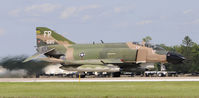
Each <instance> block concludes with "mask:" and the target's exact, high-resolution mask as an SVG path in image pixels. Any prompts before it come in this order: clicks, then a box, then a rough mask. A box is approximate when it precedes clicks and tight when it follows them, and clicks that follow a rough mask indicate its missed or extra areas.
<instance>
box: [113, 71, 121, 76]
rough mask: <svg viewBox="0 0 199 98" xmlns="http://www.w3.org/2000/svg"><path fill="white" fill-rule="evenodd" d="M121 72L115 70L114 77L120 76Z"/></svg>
mask: <svg viewBox="0 0 199 98" xmlns="http://www.w3.org/2000/svg"><path fill="white" fill-rule="evenodd" d="M120 75H121V72H113V73H112V77H120Z"/></svg>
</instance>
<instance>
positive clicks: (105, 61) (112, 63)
mask: <svg viewBox="0 0 199 98" xmlns="http://www.w3.org/2000/svg"><path fill="white" fill-rule="evenodd" d="M36 34H37V51H38V53H36V54H35V55H33V56H32V57H30V58H28V59H26V60H25V61H24V62H27V61H29V60H31V59H33V58H35V57H37V56H39V55H40V54H44V55H45V56H46V58H40V59H41V60H45V61H48V62H53V63H60V64H62V65H63V66H62V67H61V68H62V69H64V70H68V71H80V72H81V71H97V72H104V71H106V72H118V71H120V70H121V69H122V70H130V71H134V70H138V69H141V68H142V66H141V65H142V64H145V63H147V64H153V63H155V62H161V63H167V58H166V53H167V52H166V51H164V50H161V49H160V50H154V48H153V47H149V46H146V45H145V43H143V44H142V45H140V44H136V43H132V42H127V43H100V44H75V43H74V42H72V41H70V40H69V39H66V38H64V37H63V36H61V35H59V34H58V33H56V32H55V31H53V30H50V29H48V28H46V27H37V28H36ZM147 64H146V65H147ZM144 67H145V68H146V66H144Z"/></svg>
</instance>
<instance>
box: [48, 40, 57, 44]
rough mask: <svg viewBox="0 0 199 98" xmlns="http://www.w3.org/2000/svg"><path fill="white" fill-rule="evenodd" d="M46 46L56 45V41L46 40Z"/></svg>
mask: <svg viewBox="0 0 199 98" xmlns="http://www.w3.org/2000/svg"><path fill="white" fill-rule="evenodd" d="M46 44H55V41H54V40H46Z"/></svg>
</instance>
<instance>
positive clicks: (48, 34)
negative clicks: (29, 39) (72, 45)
mask: <svg viewBox="0 0 199 98" xmlns="http://www.w3.org/2000/svg"><path fill="white" fill-rule="evenodd" d="M51 35H52V31H44V38H46V37H47V38H49V37H50V36H51ZM46 44H55V41H54V40H46Z"/></svg>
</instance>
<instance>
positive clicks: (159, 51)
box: [133, 42, 167, 54]
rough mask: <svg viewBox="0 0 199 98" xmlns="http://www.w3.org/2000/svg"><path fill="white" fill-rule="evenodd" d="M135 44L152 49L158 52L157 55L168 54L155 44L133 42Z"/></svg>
mask: <svg viewBox="0 0 199 98" xmlns="http://www.w3.org/2000/svg"><path fill="white" fill-rule="evenodd" d="M133 44H136V45H139V46H145V47H148V48H152V49H153V50H155V51H156V53H157V54H166V53H167V51H166V50H165V49H164V48H162V47H161V46H160V45H155V44H151V43H145V42H133Z"/></svg>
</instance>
